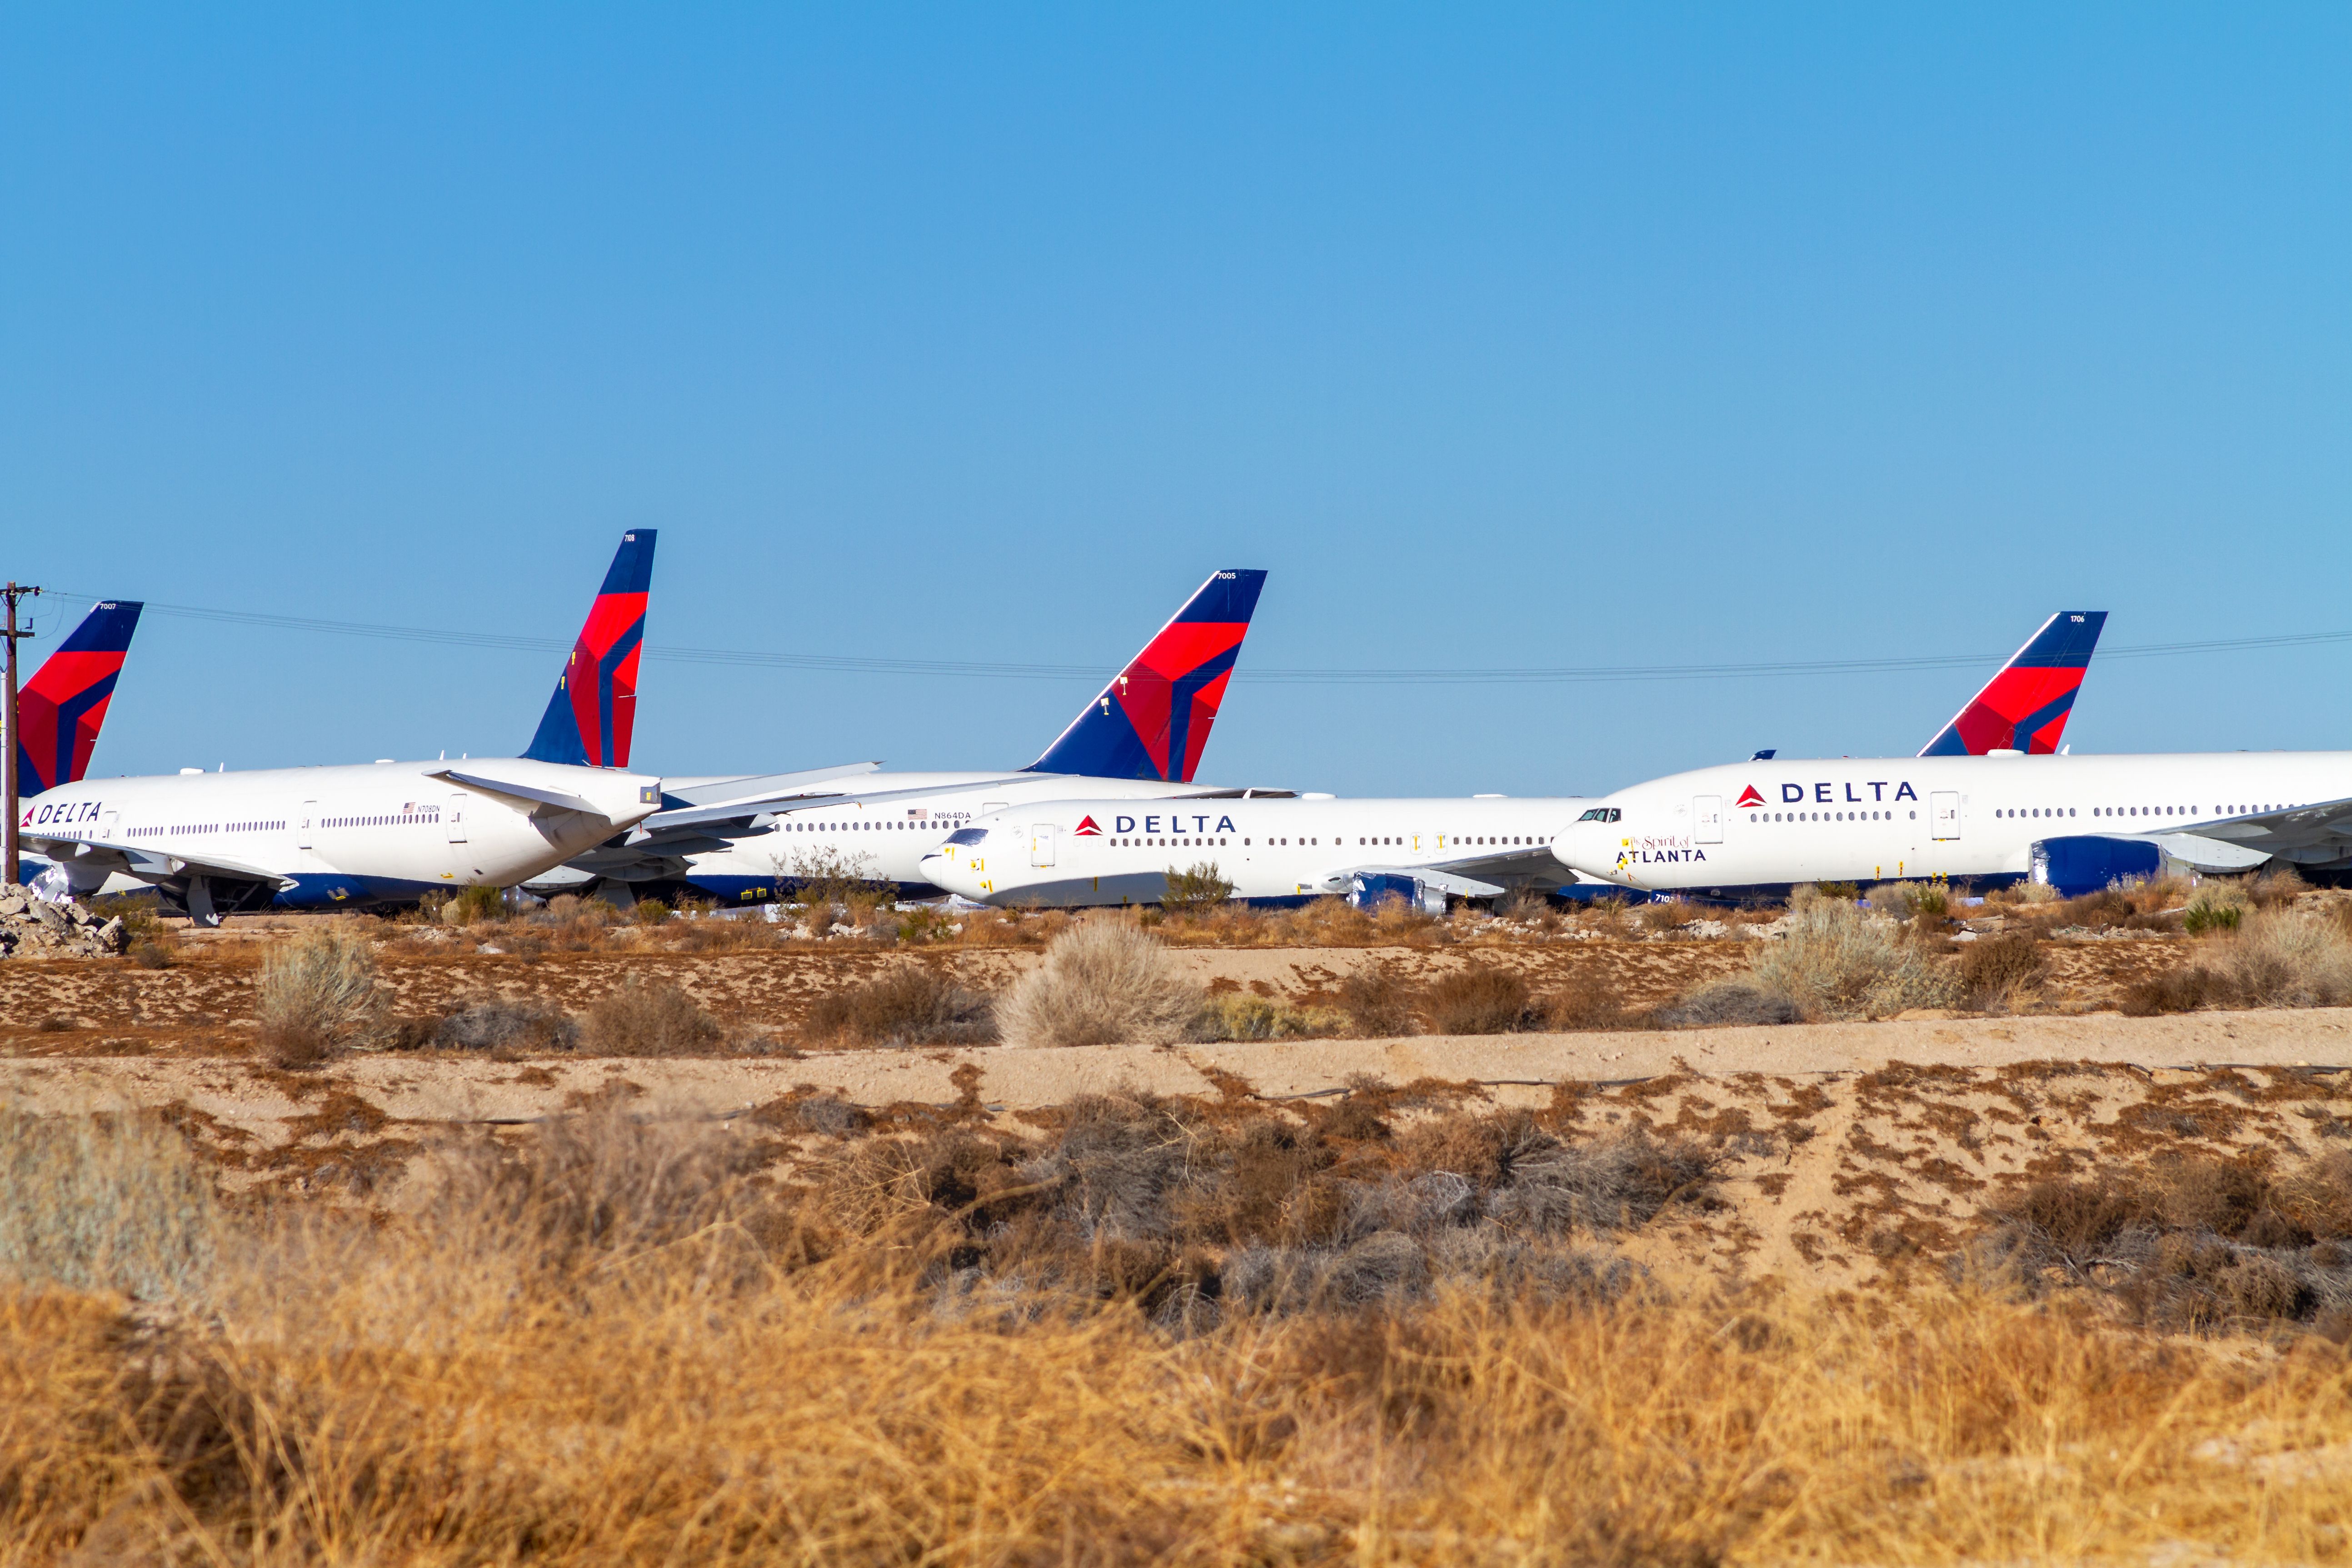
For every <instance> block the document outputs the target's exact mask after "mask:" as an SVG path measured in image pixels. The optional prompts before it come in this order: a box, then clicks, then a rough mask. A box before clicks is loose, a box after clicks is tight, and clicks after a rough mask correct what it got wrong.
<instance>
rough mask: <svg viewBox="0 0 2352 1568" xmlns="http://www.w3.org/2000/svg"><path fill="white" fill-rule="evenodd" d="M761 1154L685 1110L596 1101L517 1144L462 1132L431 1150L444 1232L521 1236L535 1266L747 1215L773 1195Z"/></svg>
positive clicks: (671, 1241) (497, 1241)
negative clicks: (761, 1173)
mask: <svg viewBox="0 0 2352 1568" xmlns="http://www.w3.org/2000/svg"><path fill="white" fill-rule="evenodd" d="M768 1155H769V1151H768V1150H766V1149H764V1148H762V1147H761V1146H760V1145H759V1144H758V1143H756V1142H754V1141H752V1140H750V1139H746V1138H738V1137H734V1136H731V1135H730V1134H727V1133H725V1132H715V1131H713V1124H712V1123H711V1122H710V1121H708V1120H707V1119H705V1118H703V1117H700V1116H698V1115H695V1114H692V1113H677V1114H663V1113H660V1112H646V1111H640V1110H635V1109H633V1108H632V1107H631V1105H630V1104H629V1102H627V1101H625V1100H618V1099H608V1100H599V1101H597V1102H595V1103H594V1104H592V1105H591V1106H589V1107H588V1108H587V1109H585V1110H583V1111H581V1112H580V1113H578V1114H575V1115H572V1116H565V1117H559V1118H557V1119H556V1120H554V1121H546V1122H542V1123H541V1124H540V1125H538V1126H536V1127H534V1128H532V1129H531V1130H530V1136H529V1137H528V1138H527V1139H526V1140H525V1141H524V1142H522V1143H521V1144H520V1146H511V1145H508V1144H505V1143H502V1142H499V1141H498V1140H496V1139H494V1138H488V1137H478V1138H470V1139H462V1140H459V1141H457V1142H453V1143H451V1144H449V1145H447V1146H446V1147H444V1148H443V1149H441V1150H439V1151H436V1159H435V1163H436V1166H437V1167H438V1172H437V1174H438V1177H439V1179H438V1181H437V1182H436V1183H435V1184H434V1187H433V1191H434V1198H433V1203H434V1205H435V1209H436V1212H437V1214H438V1215H440V1217H441V1218H442V1220H443V1222H444V1224H445V1225H446V1226H447V1227H448V1228H449V1229H451V1230H472V1231H476V1232H478V1233H488V1234H487V1235H486V1236H483V1237H479V1238H478V1245H480V1246H482V1247H485V1248H486V1249H489V1250H496V1249H499V1247H501V1246H502V1245H503V1246H505V1247H513V1246H515V1245H516V1244H517V1243H522V1244H523V1247H522V1251H523V1256H524V1258H526V1259H527V1261H528V1262H529V1264H530V1267H531V1268H533V1270H534V1271H547V1270H554V1271H559V1272H560V1271H562V1270H564V1269H567V1268H572V1267H573V1266H575V1265H577V1264H579V1263H581V1262H583V1261H589V1260H593V1259H598V1258H612V1257H614V1256H615V1255H623V1256H625V1255H628V1254H632V1253H641V1252H646V1251H648V1250H651V1249H654V1248H659V1247H674V1246H676V1245H677V1243H679V1242H681V1241H684V1240H687V1239H688V1238H689V1237H700V1236H703V1235H704V1234H705V1233H707V1232H708V1231H709V1229H710V1227H712V1226H715V1225H719V1224H721V1223H732V1224H735V1225H746V1224H751V1223H753V1222H754V1221H755V1220H756V1219H757V1217H758V1215H759V1214H760V1211H761V1209H762V1207H763V1206H764V1205H767V1204H768V1203H769V1202H770V1201H771V1200H772V1194H770V1193H769V1192H767V1191H766V1189H765V1188H764V1187H762V1186H761V1185H759V1184H754V1183H753V1182H752V1181H751V1177H752V1175H753V1174H754V1173H756V1172H757V1171H758V1170H759V1169H760V1168H761V1166H762V1165H763V1164H764V1163H766V1160H767V1158H768Z"/></svg>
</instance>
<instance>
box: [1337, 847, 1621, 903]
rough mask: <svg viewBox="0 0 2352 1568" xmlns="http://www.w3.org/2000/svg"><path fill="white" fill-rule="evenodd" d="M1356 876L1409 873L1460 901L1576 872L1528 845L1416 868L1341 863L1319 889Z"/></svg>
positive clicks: (1541, 884) (1344, 887)
mask: <svg viewBox="0 0 2352 1568" xmlns="http://www.w3.org/2000/svg"><path fill="white" fill-rule="evenodd" d="M1359 877H1414V878H1418V879H1420V880H1421V881H1422V882H1423V883H1424V884H1425V885H1427V886H1429V887H1432V888H1436V889H1442V890H1443V891H1444V892H1447V893H1450V894H1452V895H1453V896H1454V897H1455V898H1460V899H1498V898H1501V897H1502V896H1503V895H1504V894H1505V893H1507V892H1509V891H1511V890H1512V889H1515V888H1542V889H1549V888H1564V887H1566V886H1567V885H1568V884H1570V882H1573V881H1575V880H1576V873H1574V872H1573V871H1570V869H1569V868H1567V867H1565V866H1563V865H1561V864H1560V863H1559V858H1557V857H1555V856H1554V855H1553V854H1552V852H1551V849H1550V847H1549V846H1548V845H1547V846H1534V845H1530V846H1528V847H1523V848H1517V849H1512V850H1509V851H1507V852H1505V853H1501V854H1493V855H1475V856H1465V857H1464V858H1461V859H1458V860H1440V861H1435V862H1432V863H1429V864H1424V865H1417V866H1416V865H1405V866H1397V865H1389V864H1384V863H1383V864H1366V865H1361V866H1342V867H1340V868H1338V869H1336V870H1332V871H1328V872H1326V873H1324V876H1323V879H1322V881H1321V883H1320V884H1319V890H1321V891H1323V892H1327V893H1344V892H1346V891H1348V890H1349V889H1350V888H1351V887H1353V886H1354V885H1355V880H1356V879H1357V878H1359ZM1301 890H1302V891H1303V890H1305V889H1301Z"/></svg>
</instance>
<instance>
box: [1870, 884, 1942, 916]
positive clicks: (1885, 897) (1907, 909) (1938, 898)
mask: <svg viewBox="0 0 2352 1568" xmlns="http://www.w3.org/2000/svg"><path fill="white" fill-rule="evenodd" d="M1870 907H1871V908H1873V909H1874V910H1883V911H1885V913H1887V914H1891V915H1893V916H1895V918H1896V919H1898V920H1917V919H1919V918H1921V917H1922V916H1924V917H1926V918H1927V920H1929V921H1940V920H1942V919H1944V918H1945V917H1946V916H1948V915H1949V914H1950V913H1951V911H1952V900H1951V890H1950V889H1948V888H1947V887H1945V886H1944V884H1942V883H1941V882H1883V883H1881V884H1879V885H1878V886H1877V887H1875V888H1873V889H1871V890H1870Z"/></svg>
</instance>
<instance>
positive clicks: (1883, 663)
mask: <svg viewBox="0 0 2352 1568" xmlns="http://www.w3.org/2000/svg"><path fill="white" fill-rule="evenodd" d="M50 594H51V595H52V596H54V597H58V598H68V599H74V600H77V601H85V602H87V601H91V600H93V599H94V597H95V596H94V595H88V594H71V593H66V592H63V591H61V590H58V589H51V590H50ZM146 604H147V613H148V614H150V615H162V616H172V617H174V618H176V619H180V620H189V621H204V622H211V623H215V624H219V625H227V626H257V627H263V628H267V629H271V630H277V631H291V632H305V633H313V634H320V635H326V636H331V637H369V638H374V639H377V640H381V641H388V642H407V643H425V644H436V645H439V646H442V647H482V648H498V649H502V650H509V651H515V652H526V653H562V652H564V651H567V650H568V649H570V647H572V644H571V643H569V642H567V641H563V640H561V639H559V638H555V637H519V636H509V635H507V634H504V633H499V632H465V631H442V630H436V629H434V628H431V627H425V626H385V625H382V624H378V623H374V622H369V621H343V620H331V619H325V618H321V617H316V616H280V615H272V614H268V613H266V612H261V611H254V610H222V609H214V608H210V607H208V606H205V605H169V604H160V603H158V602H156V601H155V600H152V599H150V600H148V601H147V602H146ZM2346 642H2352V631H2346V632H2290V633H2281V634H2277V635H2274V636H2269V637H2220V638H2212V639H2209V640H2205V641H2200V642H2169V643H2141V644H2137V645H2129V646H2123V647H2103V648H2101V649H2100V650H2099V652H2098V655H2097V657H2098V658H2101V659H2118V658H2180V657H2190V656H2198V655H2207V654H2221V653H2246V652H2253V651H2256V650H2260V649H2263V648H2291V647H2319V646H2323V645H2327V644H2334V643H2346ZM645 657H646V658H650V659H655V660H658V661H661V662H663V663H669V664H701V665H722V666H734V667H738V668H752V669H795V670H806V671H810V672H813V673H823V674H836V675H883V676H921V677H929V678H946V679H986V680H1055V681H1074V682H1075V681H1090V682H1091V681H1100V680H1102V679H1106V678H1107V676H1108V674H1109V673H1110V671H1108V670H1107V669H1106V668H1104V667H1103V666H1100V665H1090V664H1016V663H1005V662H997V661H990V660H983V659H938V658H877V657H874V656H870V655H864V654H816V653H768V652H760V651H755V650H751V649H743V648H716V647H674V646H671V645H668V644H656V643H648V644H647V645H646V648H645ZM2006 657H2007V656H2006V655H2005V654H2002V653H1971V654H1918V655H1906V656H1900V657H1895V656H1889V657H1883V658H1833V659H1764V660H1755V661H1742V662H1738V663H1715V664H1652V665H1565V666H1497V667H1493V668H1456V669H1444V668H1394V669H1328V668H1327V669H1305V668H1302V669H1285V668H1258V667H1253V666H1251V665H1249V664H1246V663H1244V664H1243V665H1241V666H1240V667H1238V668H1236V669H1235V670H1234V680H1236V681H1237V682H1241V683H1244V684H1246V685H1252V686H1536V685H1587V684H1604V683H1622V682H1636V683H1638V682H1652V681H1672V680H1758V679H1782V678H1801V677H1808V676H1830V675H1883V674H1895V673H1902V672H1906V671H1910V670H1935V669H1963V668H1984V667H1988V666H1995V665H1998V664H1999V663H2000V661H2001V659H2002V658H2006Z"/></svg>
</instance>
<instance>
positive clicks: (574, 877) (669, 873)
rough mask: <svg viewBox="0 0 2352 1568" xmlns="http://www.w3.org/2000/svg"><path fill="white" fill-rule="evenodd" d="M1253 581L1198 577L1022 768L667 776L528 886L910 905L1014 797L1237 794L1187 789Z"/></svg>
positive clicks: (1245, 627)
mask: <svg viewBox="0 0 2352 1568" xmlns="http://www.w3.org/2000/svg"><path fill="white" fill-rule="evenodd" d="M1264 587H1265V573H1264V572H1262V571H1225V572H1214V573H1212V574H1210V575H1209V579H1208V581H1207V582H1205V583H1203V584H1201V586H1200V588H1199V590H1198V591H1196V592H1195V593H1194V594H1193V595H1192V597H1191V598H1190V599H1188V600H1186V601H1185V603H1184V605H1183V607H1182V608H1181V609H1179V610H1178V611H1177V612H1176V614H1175V616H1173V617H1172V618H1171V620H1170V621H1169V622H1168V624H1167V625H1165V626H1161V627H1160V630H1159V632H1158V633H1157V634H1156V635H1155V636H1154V637H1152V638H1151V640H1150V642H1149V643H1147V644H1145V645H1144V647H1143V651H1142V652H1140V653H1139V654H1137V655H1136V656H1135V658H1133V659H1132V660H1130V661H1129V664H1128V665H1127V667H1126V668H1123V669H1122V670H1120V671H1119V672H1118V675H1116V676H1114V677H1112V678H1111V680H1110V682H1109V683H1108V685H1106V686H1105V687H1104V688H1103V689H1102V690H1101V691H1100V692H1098V693H1097V695H1096V696H1095V698H1094V700H1092V701H1090V702H1088V703H1087V705H1086V707H1085V708H1083V709H1081V710H1079V712H1078V715H1077V717H1076V718H1075V719H1073V720H1071V721H1070V722H1069V724H1068V726H1067V727H1066V728H1065V729H1064V730H1063V731H1062V733H1061V734H1060V735H1059V736H1058V737H1057V738H1056V739H1055V742H1054V743H1053V744H1052V745H1050V746H1048V747H1046V748H1045V753H1044V754H1043V755H1042V756H1040V757H1039V758H1038V759H1037V760H1036V761H1035V762H1034V763H1030V764H1029V765H1028V766H1027V767H1025V768H1021V769H1018V770H1013V771H1009V772H1007V771H1000V772H996V773H882V772H879V771H877V764H875V763H860V764H857V765H856V766H855V767H850V768H819V769H814V770H810V771H808V772H806V773H786V774H777V775H772V776H769V777H765V778H741V779H695V780H688V781H674V782H673V783H672V784H671V785H670V787H669V790H668V792H667V799H666V801H665V806H664V809H663V810H662V811H661V812H660V813H659V814H657V815H656V816H653V817H651V818H649V819H647V820H646V823H645V824H644V825H643V826H641V827H639V828H638V829H637V830H635V831H634V832H632V833H629V834H627V835H626V836H625V837H622V838H619V839H615V840H614V841H613V842H612V843H610V844H607V845H604V846H602V847H598V848H597V849H594V850H593V851H591V852H590V853H588V854H586V855H583V856H579V857H576V858H573V859H572V860H571V861H570V862H569V863H567V864H566V865H565V866H564V867H562V868H561V869H560V870H557V871H555V872H552V873H551V874H549V875H546V876H541V877H540V878H537V879H534V880H533V881H532V882H531V883H530V890H531V891H533V892H538V893H552V892H560V891H565V890H585V889H591V888H592V887H593V889H594V890H596V891H598V892H600V893H602V894H604V895H605V896H608V897H615V898H617V899H626V898H628V897H629V896H630V895H629V894H628V892H627V891H626V890H625V889H628V888H629V887H630V885H632V884H635V885H637V886H645V885H647V884H652V885H655V886H659V885H661V884H665V883H681V882H682V883H685V884H687V885H688V887H689V888H690V889H692V890H693V891H694V892H696V893H698V894H700V895H703V896H706V897H716V898H719V899H723V900H728V901H730V902H736V903H749V902H756V901H764V900H771V899H774V898H777V897H779V896H781V895H782V894H784V893H788V892H790V891H791V890H792V889H794V888H796V887H798V886H799V885H800V884H801V883H802V882H803V881H806V880H808V879H830V878H835V877H845V878H854V879H858V880H863V881H871V882H881V883H891V884H895V885H897V887H898V889H899V890H900V892H901V893H902V894H904V895H907V896H910V897H918V898H920V897H927V896H931V895H935V894H936V893H937V892H938V891H939V889H936V888H933V887H930V886H929V885H928V884H927V883H926V881H925V880H924V878H923V874H922V862H923V858H924V857H925V856H926V855H928V854H929V852H930V851H931V850H932V849H933V848H934V847H937V846H938V844H939V843H940V840H941V839H942V838H944V837H946V836H947V835H949V834H950V833H952V832H954V831H955V830H956V829H958V828H960V827H961V826H963V825H964V824H965V823H967V822H969V821H971V819H972V817H973V816H976V815H979V814H981V813H983V812H989V811H995V810H999V809H1001V808H1003V806H1005V805H1011V804H1013V803H1014V802H1019V801H1029V800H1060V799H1066V798H1069V797H1071V796H1074V795H1086V796H1090V797H1101V796H1108V797H1115V798H1118V799H1133V800H1143V799H1157V798H1164V797H1171V796H1194V795H1229V796H1230V795H1241V794H1244V793H1245V792H1243V791H1238V790H1220V789H1218V788H1216V787H1215V786H1213V785H1205V784H1194V783H1193V774H1194V773H1195V771H1196V770H1197V769H1198V768H1199V766H1200V763H1201V753H1202V749H1203V748H1204V747H1206V746H1207V744H1208V741H1209V732H1210V730H1211V729H1212V728H1213V726H1214V724H1215V723H1216V720H1217V712H1218V709H1219V707H1220V706H1221V705H1222V704H1223V700H1224V694H1225V685H1226V682H1227V681H1228V679H1230V678H1231V677H1232V675H1233V670H1234V661H1235V660H1236V659H1237V658H1239V657H1240V655H1241V647H1242V640H1243V638H1244V637H1246V636H1247V635H1248V633H1249V624H1250V617H1251V616H1252V615H1253V614H1254V613H1255V610H1256V608H1257V600H1258V595H1259V593H1260V591H1261V590H1262V589H1263V588H1264ZM615 884H617V886H616V885H615Z"/></svg>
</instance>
